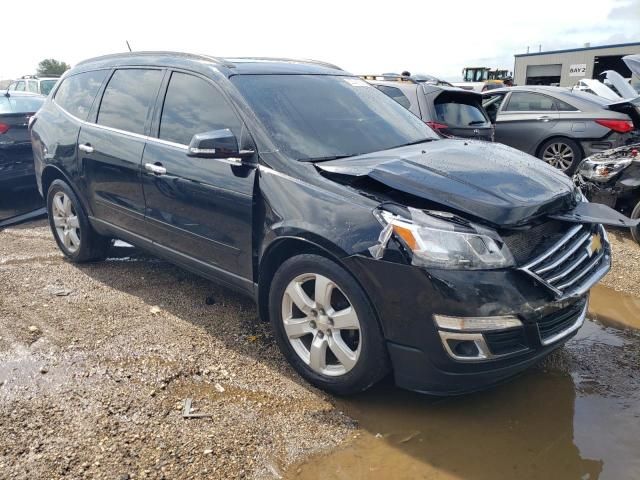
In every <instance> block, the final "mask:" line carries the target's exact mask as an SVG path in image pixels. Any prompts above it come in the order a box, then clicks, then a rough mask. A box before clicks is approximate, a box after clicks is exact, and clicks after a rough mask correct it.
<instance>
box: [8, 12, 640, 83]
mask: <svg viewBox="0 0 640 480" xmlns="http://www.w3.org/2000/svg"><path fill="white" fill-rule="evenodd" d="M28 3H29V5H28V9H29V14H28V15H26V16H24V15H22V14H20V15H19V13H18V10H16V9H10V10H9V11H8V12H5V13H4V14H3V17H5V15H16V21H13V22H12V21H7V20H8V18H6V17H5V18H3V22H2V23H3V26H2V33H3V38H5V39H16V40H17V39H20V40H19V41H10V42H8V43H7V42H5V47H4V48H3V49H2V53H0V79H6V78H14V77H17V76H21V75H25V74H32V73H35V70H36V67H37V64H38V62H39V61H40V60H42V59H44V58H55V59H58V60H62V61H65V62H67V63H69V64H71V65H73V64H75V63H77V62H79V61H81V60H83V59H86V58H90V57H94V56H98V55H103V54H107V53H116V52H122V51H126V48H127V47H126V43H125V41H126V40H128V41H129V43H130V45H131V47H132V49H133V50H173V51H185V52H191V53H206V54H209V55H213V56H269V57H289V58H313V59H317V60H324V61H328V62H331V63H334V64H336V65H339V66H341V67H342V68H344V69H345V70H348V71H350V72H352V73H356V74H365V73H382V72H398V71H402V70H409V71H411V72H413V73H430V74H432V75H436V76H439V77H441V78H445V79H448V80H454V81H455V80H460V78H459V77H460V75H461V70H462V68H463V67H464V66H488V67H503V68H507V69H509V70H513V55H514V54H517V53H525V52H526V51H527V47H529V48H530V49H531V51H532V52H533V51H538V48H539V47H538V46H539V45H541V46H542V50H543V51H545V50H547V51H548V50H555V49H561V48H575V47H582V46H583V45H584V43H586V42H590V43H591V45H592V46H595V45H606V44H612V43H625V42H632V41H636V42H637V41H640V0H583V1H580V0H570V1H569V0H536V1H535V2H519V1H511V2H508V1H504V2H498V3H496V2H488V3H487V2H484V1H482V0H474V1H467V0H449V1H439V2H430V1H427V0H422V1H413V0H405V1H403V2H397V1H394V2H391V1H388V2H379V1H375V0H370V1H367V2H362V1H351V0H322V1H313V2H310V1H307V2H305V1H284V0H267V1H265V0H229V1H224V2H222V1H215V0H213V1H205V0H200V1H197V0H178V1H176V0H173V1H171V2H167V1H164V0H155V1H147V0H129V1H122V0H109V1H108V2H100V3H98V2H95V1H91V0H85V1H75V0H57V1H55V2H52V1H50V0H46V1H43V0H30V1H29V2H28ZM483 6H488V7H487V8H482V7H483ZM18 15H19V17H20V18H18Z"/></svg>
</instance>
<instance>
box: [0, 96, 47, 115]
mask: <svg viewBox="0 0 640 480" xmlns="http://www.w3.org/2000/svg"><path fill="white" fill-rule="evenodd" d="M43 103H44V99H42V98H40V97H16V96H15V95H13V96H11V97H5V96H4V95H2V96H0V114H2V113H35V112H37V111H38V109H39V108H40V107H41V106H42V104H43Z"/></svg>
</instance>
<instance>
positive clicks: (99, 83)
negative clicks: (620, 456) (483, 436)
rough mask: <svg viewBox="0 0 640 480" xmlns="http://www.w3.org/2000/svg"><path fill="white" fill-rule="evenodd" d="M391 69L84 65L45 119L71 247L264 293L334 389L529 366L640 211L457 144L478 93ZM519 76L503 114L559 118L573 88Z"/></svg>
mask: <svg viewBox="0 0 640 480" xmlns="http://www.w3.org/2000/svg"><path fill="white" fill-rule="evenodd" d="M372 82H373V85H372V84H369V83H367V82H366V81H365V80H363V79H362V78H359V77H357V76H353V75H351V74H349V73H347V72H345V71H343V70H341V69H338V68H336V67H334V66H331V65H328V64H325V63H321V62H313V61H294V60H289V59H264V58H244V59H242V58H215V57H209V56H202V55H188V54H177V53H167V52H157V53H153V52H149V53H128V54H120V55H110V56H106V57H98V58H94V59H91V60H87V61H85V62H81V63H80V64H78V65H77V66H76V67H75V68H73V69H72V70H71V71H68V72H67V73H66V74H65V75H64V77H63V78H62V79H61V80H60V82H59V83H58V84H57V85H56V87H55V88H54V90H53V91H52V92H51V94H50V95H49V97H48V98H47V100H46V102H45V104H44V106H43V107H42V108H41V109H40V110H39V111H38V113H37V114H36V115H35V117H34V119H33V121H32V122H31V130H30V131H31V139H32V146H33V153H34V161H35V170H36V176H37V182H38V186H39V188H40V191H41V192H42V195H43V196H44V197H45V198H46V202H47V209H48V212H49V222H50V225H51V230H52V233H53V236H54V238H55V240H56V242H57V244H58V246H59V248H60V250H61V251H62V252H63V253H64V255H65V256H66V257H67V258H68V259H69V260H70V261H72V262H84V261H92V260H98V259H101V258H104V257H105V255H106V253H107V250H108V248H109V246H110V245H111V242H112V240H113V239H114V238H119V239H122V240H125V241H127V242H129V243H131V244H133V245H135V246H137V247H139V248H141V249H144V250H147V251H149V252H152V253H153V254H155V255H158V256H160V257H163V258H166V259H167V260H169V261H171V262H174V263H176V264H178V265H180V266H182V267H184V268H186V269H189V270H191V271H193V272H195V273H197V274H199V275H202V276H205V277H207V278H210V279H212V280H215V281H218V282H221V283H223V284H225V285H227V286H229V287H231V288H234V289H237V290H238V291H240V292H243V293H245V294H247V295H250V296H251V297H252V298H254V299H255V300H256V302H257V304H258V308H259V311H260V315H261V317H262V318H264V319H265V320H269V321H270V322H271V324H272V327H273V331H274V336H275V339H276V341H277V343H278V345H279V347H280V349H281V351H282V353H283V355H284V356H285V357H286V358H287V359H288V360H289V362H290V363H291V365H292V366H293V367H294V368H295V369H296V371H297V372H298V373H299V374H300V375H301V376H302V377H304V378H305V379H307V380H308V381H309V382H310V383H312V384H314V385H316V386H318V387H320V388H323V389H325V390H327V391H330V392H334V393H338V394H350V393H354V392H358V391H361V390H364V389H366V388H368V387H370V386H371V385H373V384H374V383H376V382H377V381H378V380H380V379H381V378H383V377H384V376H385V375H387V374H388V373H390V372H392V373H393V376H394V378H395V381H396V383H397V384H398V385H400V386H402V387H404V388H408V389H412V390H416V391H421V392H429V393H434V394H439V395H446V394H459V393H464V392H469V391H473V390H478V389H481V388H486V387H487V386H490V385H493V384H495V383H496V382H499V381H502V380H504V379H507V378H509V377H511V376H513V375H515V374H517V373H518V372H521V371H522V370H523V369H525V368H527V367H528V366H529V365H532V364H534V363H536V362H538V361H539V360H540V359H541V358H543V357H544V356H545V355H547V354H549V353H550V352H551V351H553V350H555V349H556V348H558V347H560V346H561V345H562V344H563V343H564V342H566V341H567V340H568V339H569V338H571V337H572V336H573V335H575V333H576V332H577V330H578V329H579V328H580V326H581V325H582V323H583V321H584V318H585V315H586V311H587V308H588V294H589V289H590V288H591V287H592V286H593V285H594V284H595V283H596V282H597V281H598V280H599V279H600V278H602V276H604V275H605V274H606V273H607V271H608V270H609V268H610V265H611V249H610V246H609V243H608V241H607V235H606V232H605V230H604V228H603V226H602V225H603V224H615V225H619V226H620V225H622V226H624V225H626V226H629V227H631V226H634V225H637V222H633V221H631V220H629V219H628V218H626V217H624V216H623V215H621V214H619V213H617V212H615V211H614V210H611V209H610V208H608V207H606V206H604V205H597V204H592V203H588V202H585V201H584V197H583V195H582V193H581V192H580V190H579V189H577V188H576V187H575V186H574V184H573V182H572V180H571V179H570V178H568V177H567V176H566V175H564V174H562V173H561V172H559V171H558V170H557V169H555V168H552V167H551V166H550V165H548V164H546V163H544V162H541V161H539V160H536V159H535V158H533V157H531V156H530V155H528V154H526V153H524V152H521V151H518V150H515V149H513V148H510V147H507V146H504V145H501V144H498V143H492V142H488V141H471V140H468V139H457V138H453V137H452V138H443V135H442V134H444V135H451V134H453V133H457V134H462V135H471V136H476V133H475V132H473V130H475V129H477V130H481V129H487V131H488V129H489V128H490V127H489V120H490V118H491V117H490V116H489V115H488V114H486V113H485V110H483V108H482V104H481V101H482V97H480V96H479V95H478V94H475V93H473V92H463V93H460V92H459V91H457V90H455V89H451V87H449V86H447V85H429V84H428V83H427V82H419V81H406V82H405V81H404V80H402V81H401V80H398V79H392V80H390V79H388V78H382V79H372ZM392 89H396V90H392ZM382 92H384V93H386V94H387V95H385V94H383V93H382ZM521 92H524V91H523V90H508V91H504V92H498V94H499V95H502V99H501V101H500V102H499V103H500V105H499V106H496V108H495V111H496V114H497V117H496V120H500V121H496V128H497V129H499V128H501V127H502V126H503V124H504V125H506V124H508V123H509V122H508V121H504V122H503V121H502V120H501V118H500V117H501V116H502V115H506V117H510V116H514V114H515V115H518V116H520V117H522V116H523V115H525V114H524V113H523V111H522V110H521V107H520V108H518V109H516V110H515V111H512V110H510V108H509V105H525V104H526V107H527V108H531V107H532V105H531V103H532V102H533V103H535V102H547V103H546V104H550V105H552V107H553V110H546V111H544V113H543V114H544V115H548V116H550V117H552V118H550V119H549V122H545V121H543V120H540V122H541V123H543V124H545V126H547V125H546V124H547V123H550V122H551V121H552V120H553V123H550V125H549V126H550V127H556V126H558V125H559V124H560V123H561V122H560V120H559V117H558V118H556V117H555V116H554V115H556V113H557V112H559V111H560V109H559V107H558V106H560V107H562V105H563V104H560V103H558V102H559V101H560V100H562V99H561V98H560V99H557V98H556V97H555V96H552V95H550V94H549V95H547V94H546V93H545V94H540V95H542V96H543V97H544V98H542V99H538V98H537V97H536V98H535V99H534V100H526V101H525V100H523V99H521V98H520V99H519V98H518V95H516V94H519V93H521ZM491 94H492V95H493V94H494V92H493V91H492V92H491ZM388 95H390V96H388ZM493 98H494V97H491V98H488V99H489V100H491V99H493ZM495 98H497V97H495ZM392 99H393V100H392ZM405 99H406V100H405ZM495 102H497V101H494V103H495ZM512 102H513V103H512ZM566 103H567V104H569V105H571V102H570V100H567V101H566ZM546 104H545V103H542V105H546ZM402 105H404V106H402ZM580 107H581V108H585V107H584V106H583V105H582V104H580ZM534 108H537V104H536V105H534ZM412 112H413V113H412ZM603 112H604V110H603V111H601V112H599V114H602V115H603ZM538 115H539V114H538ZM558 115H559V113H558ZM617 115H618V114H614V116H613V118H614V119H616V120H618V119H619V118H620V119H621V118H622V117H618V116H617ZM506 117H505V118H506ZM593 118H594V121H595V120H596V119H601V118H607V117H601V116H599V115H596V116H594V117H593ZM512 120H513V123H514V124H517V123H518V122H521V123H525V121H524V120H521V121H519V120H516V119H512ZM429 122H430V124H433V122H441V123H443V124H445V123H446V125H447V128H446V129H445V128H444V127H443V128H437V130H438V131H439V132H440V133H436V132H435V131H434V130H433V129H431V128H430V127H429V125H428V123H429ZM476 122H477V123H476ZM573 123H574V125H575V124H584V128H585V129H586V128H587V125H586V123H587V122H586V120H576V121H574V122H573ZM601 126H602V125H601ZM602 127H603V128H605V127H604V126H602ZM525 128H530V127H526V126H525ZM563 131H564V130H563ZM574 131H575V129H574ZM607 135H609V137H610V136H611V133H609V134H604V136H605V137H606V138H609V137H607ZM485 136H486V137H488V138H490V136H489V135H488V134H486V135H485ZM516 137H517V138H519V139H520V140H519V141H520V142H524V140H523V139H522V137H520V136H518V135H516ZM535 141H536V142H538V143H539V142H541V141H543V142H544V141H545V139H543V136H542V135H539V136H538V137H536V139H535ZM527 148H532V147H530V146H529V145H527ZM580 148H582V147H580ZM212 321H215V319H212Z"/></svg>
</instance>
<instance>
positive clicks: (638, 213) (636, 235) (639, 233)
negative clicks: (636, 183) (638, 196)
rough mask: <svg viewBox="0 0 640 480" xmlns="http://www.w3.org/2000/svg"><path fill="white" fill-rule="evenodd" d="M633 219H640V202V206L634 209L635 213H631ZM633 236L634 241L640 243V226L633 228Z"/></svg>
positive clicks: (639, 204)
mask: <svg viewBox="0 0 640 480" xmlns="http://www.w3.org/2000/svg"><path fill="white" fill-rule="evenodd" d="M631 218H633V219H634V220H635V219H637V218H640V200H638V204H637V205H636V206H635V208H634V209H633V211H632V212H631ZM630 230H631V236H632V237H633V239H634V240H635V241H636V242H638V243H640V225H638V226H637V227H634V228H631V229H630Z"/></svg>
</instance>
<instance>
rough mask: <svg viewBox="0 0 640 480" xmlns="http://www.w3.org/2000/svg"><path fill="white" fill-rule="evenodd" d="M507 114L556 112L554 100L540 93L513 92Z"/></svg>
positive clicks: (506, 109)
mask: <svg viewBox="0 0 640 480" xmlns="http://www.w3.org/2000/svg"><path fill="white" fill-rule="evenodd" d="M505 111H507V112H547V111H555V106H554V103H553V98H551V97H547V96H546V95H540V94H539V93H529V92H512V93H511V98H509V103H508V104H507V106H506V108H505Z"/></svg>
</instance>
